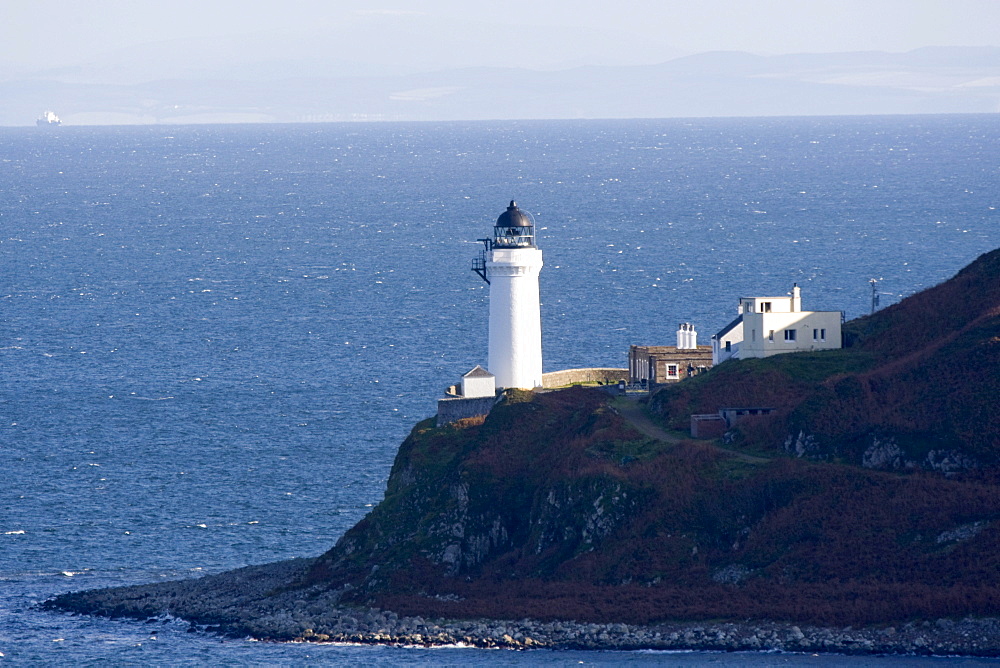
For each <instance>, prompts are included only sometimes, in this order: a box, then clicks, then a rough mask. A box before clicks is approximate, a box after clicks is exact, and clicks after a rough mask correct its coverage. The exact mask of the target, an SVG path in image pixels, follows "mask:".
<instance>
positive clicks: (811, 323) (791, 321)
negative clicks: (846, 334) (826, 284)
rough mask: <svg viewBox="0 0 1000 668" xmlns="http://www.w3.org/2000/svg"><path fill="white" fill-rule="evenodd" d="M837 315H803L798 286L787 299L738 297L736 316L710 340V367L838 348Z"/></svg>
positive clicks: (830, 313) (838, 315) (813, 312)
mask: <svg viewBox="0 0 1000 668" xmlns="http://www.w3.org/2000/svg"><path fill="white" fill-rule="evenodd" d="M843 317H844V314H843V312H841V311H803V310H802V295H801V290H800V289H799V286H798V285H795V286H793V287H792V294H791V296H784V297H741V298H740V303H739V315H738V316H737V318H736V320H734V321H732V322H731V323H729V324H728V325H726V326H725V327H724V328H723V329H722V330H720V331H719V333H717V334H716V335H715V336H713V337H712V363H713V364H719V363H720V362H724V361H725V360H727V359H730V358H732V359H749V358H751V357H770V356H771V355H780V354H782V353H795V352H802V351H805V350H833V349H836V348H840V347H841V335H840V325H841V322H843Z"/></svg>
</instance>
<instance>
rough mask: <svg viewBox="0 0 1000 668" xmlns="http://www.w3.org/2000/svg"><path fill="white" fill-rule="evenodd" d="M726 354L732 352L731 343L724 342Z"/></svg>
mask: <svg viewBox="0 0 1000 668" xmlns="http://www.w3.org/2000/svg"><path fill="white" fill-rule="evenodd" d="M726 352H727V353H731V352H733V342H732V341H726Z"/></svg>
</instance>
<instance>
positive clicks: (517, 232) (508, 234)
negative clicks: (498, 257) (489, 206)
mask: <svg viewBox="0 0 1000 668" xmlns="http://www.w3.org/2000/svg"><path fill="white" fill-rule="evenodd" d="M493 248H535V221H534V220H533V219H532V217H531V214H530V213H528V212H527V211H522V210H521V209H519V208H517V203H516V202H515V201H514V200H511V201H510V206H508V207H507V210H506V211H504V212H503V213H501V214H500V217H499V218H497V223H496V225H494V227H493Z"/></svg>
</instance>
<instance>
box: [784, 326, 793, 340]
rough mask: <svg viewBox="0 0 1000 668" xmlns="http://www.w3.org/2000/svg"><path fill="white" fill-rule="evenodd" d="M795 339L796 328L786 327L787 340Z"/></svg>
mask: <svg viewBox="0 0 1000 668" xmlns="http://www.w3.org/2000/svg"><path fill="white" fill-rule="evenodd" d="M794 340H795V330H794V329H786V330H785V341H794Z"/></svg>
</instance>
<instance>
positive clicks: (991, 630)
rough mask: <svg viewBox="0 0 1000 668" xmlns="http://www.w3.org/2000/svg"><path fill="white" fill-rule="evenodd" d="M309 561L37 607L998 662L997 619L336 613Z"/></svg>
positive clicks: (333, 635)
mask: <svg viewBox="0 0 1000 668" xmlns="http://www.w3.org/2000/svg"><path fill="white" fill-rule="evenodd" d="M311 563H312V560H311V559H295V560H291V561H283V562H277V563H273V564H266V565H263V566H249V567H246V568H241V569H238V570H235V571H229V572H226V573H221V574H218V575H214V576H206V577H204V578H199V579H194V580H182V581H175V582H162V583H155V584H149V585H136V586H129V587H116V588H112V589H98V590H92V591H84V592H75V593H70V594H63V595H61V596H58V597H56V598H54V599H52V600H49V601H46V602H45V603H43V604H42V607H43V608H44V609H47V610H52V611H62V612H69V613H76V614H88V615H99V616H105V617H112V618H131V619H141V620H148V619H156V618H161V619H170V618H180V619H183V620H185V621H188V622H190V623H191V625H192V628H195V629H199V630H202V631H207V632H212V633H219V634H224V635H227V636H234V637H252V638H255V639H259V640H269V641H300V642H301V641H307V642H348V643H365V644H391V645H420V646H430V645H467V646H471V647H483V648H507V649H535V648H547V649H594V650H638V649H654V650H707V651H764V650H771V651H774V650H777V651H786V652H830V653H843V654H909V655H939V656H940V655H950V656H956V655H965V656H1000V619H996V618H984V619H973V618H967V619H963V620H960V621H956V620H949V619H939V620H936V621H933V622H931V621H923V622H917V623H912V622H911V623H907V624H904V625H901V626H897V627H891V626H889V627H884V628H862V629H854V628H850V627H848V628H829V627H814V626H801V627H800V626H796V625H794V624H788V623H779V622H749V621H748V622H718V623H715V622H698V623H664V624H655V625H648V626H638V625H626V624H588V623H579V622H572V621H555V622H540V621H533V620H529V619H524V620H520V621H499V620H487V619H479V620H439V619H433V620H432V619H423V618H420V617H401V616H399V615H396V614H395V613H393V612H389V611H381V610H371V609H360V608H349V607H344V606H342V605H339V602H338V599H339V597H340V595H341V594H342V593H343V592H342V591H330V590H325V591H323V590H319V589H315V590H309V589H286V587H287V585H288V583H289V582H292V581H294V580H295V578H296V577H297V576H298V575H299V574H300V573H302V572H303V571H304V570H305V569H306V568H307V567H308V566H309V565H310V564H311Z"/></svg>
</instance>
